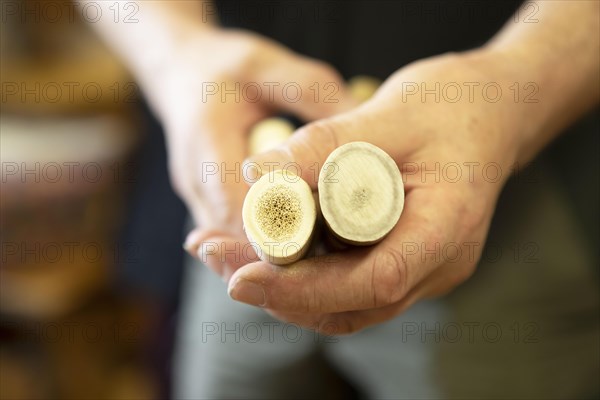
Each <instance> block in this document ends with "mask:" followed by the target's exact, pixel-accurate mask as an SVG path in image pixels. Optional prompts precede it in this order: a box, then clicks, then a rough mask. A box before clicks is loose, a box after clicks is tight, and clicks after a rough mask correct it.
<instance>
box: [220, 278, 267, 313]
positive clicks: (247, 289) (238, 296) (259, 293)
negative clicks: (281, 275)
mask: <svg viewBox="0 0 600 400" xmlns="http://www.w3.org/2000/svg"><path fill="white" fill-rule="evenodd" d="M229 296H230V297H231V298H232V299H234V300H237V301H241V302H242V303H246V304H251V305H253V306H259V307H264V306H265V304H266V303H267V296H266V294H265V290H264V289H263V287H262V286H260V285H258V284H256V283H254V282H250V281H247V280H245V279H237V280H236V281H235V282H234V284H233V285H231V286H229Z"/></svg>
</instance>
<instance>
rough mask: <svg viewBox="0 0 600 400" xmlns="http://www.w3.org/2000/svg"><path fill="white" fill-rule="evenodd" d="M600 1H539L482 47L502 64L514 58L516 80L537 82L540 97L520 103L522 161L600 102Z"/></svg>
mask: <svg viewBox="0 0 600 400" xmlns="http://www.w3.org/2000/svg"><path fill="white" fill-rule="evenodd" d="M599 4H600V3H599V2H597V1H539V2H536V3H534V5H533V6H529V7H530V8H529V9H528V12H527V14H529V15H530V16H531V18H530V19H528V20H526V19H525V18H524V15H517V16H515V18H514V19H512V20H511V21H509V22H508V23H507V24H506V26H505V28H504V29H503V30H501V31H500V32H499V33H498V34H497V35H496V37H494V38H493V39H492V40H491V41H490V43H489V44H488V45H487V46H486V48H485V50H484V51H488V52H491V53H493V54H495V56H497V57H500V58H499V59H497V61H498V63H499V64H512V66H511V67H509V68H511V70H512V72H513V74H516V79H515V81H520V82H519V83H520V84H521V85H523V84H524V83H526V82H534V83H535V85H536V86H537V87H538V88H539V93H538V94H537V95H536V98H537V99H538V100H539V101H538V102H537V103H525V102H522V101H521V102H519V103H518V104H517V107H519V108H520V109H521V110H520V111H521V115H522V116H524V117H525V118H524V124H525V125H526V126H525V127H524V129H523V132H521V133H520V134H521V135H523V138H522V141H523V146H522V151H521V153H520V154H519V159H520V161H527V160H529V159H530V158H531V157H533V156H534V155H535V154H536V153H537V152H538V151H539V150H540V149H541V148H542V147H543V146H544V145H545V144H546V143H548V142H549V141H550V140H552V139H553V138H554V137H555V136H556V135H557V134H558V133H560V132H561V131H562V130H564V128H565V127H567V126H568V125H569V124H570V123H572V122H573V121H574V120H575V119H577V118H578V117H579V116H581V115H582V114H583V113H584V112H585V111H587V110H589V109H590V108H592V107H593V106H594V105H596V104H597V103H598V100H599V98H600V93H599V92H600V90H599V85H600V81H599V69H600V65H599V64H600V63H599V59H598V51H599V47H600V43H599V42H600V39H599V30H600V27H599V17H598V15H599V14H600V7H599ZM531 10H534V11H535V10H537V12H535V14H532V13H531V12H532V11H531ZM521 14H525V13H521ZM531 19H534V20H537V22H534V21H532V20H531ZM526 21H527V22H526Z"/></svg>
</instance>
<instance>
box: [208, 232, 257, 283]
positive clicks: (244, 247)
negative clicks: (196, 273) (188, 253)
mask: <svg viewBox="0 0 600 400" xmlns="http://www.w3.org/2000/svg"><path fill="white" fill-rule="evenodd" d="M197 257H198V259H199V260H200V261H201V262H203V263H204V264H205V265H206V266H208V267H209V268H210V269H211V270H212V271H213V272H215V273H216V274H217V275H219V276H220V277H221V279H223V281H224V282H229V279H230V278H231V276H232V275H233V274H234V272H235V271H236V270H237V269H238V268H240V267H241V266H243V265H246V264H248V263H252V262H255V261H258V260H259V257H258V256H257V254H256V251H255V248H254V246H253V245H252V244H251V243H250V242H249V241H248V240H247V239H246V238H233V237H231V236H210V237H206V238H205V239H203V240H202V242H201V244H200V246H199V248H198V251H197Z"/></svg>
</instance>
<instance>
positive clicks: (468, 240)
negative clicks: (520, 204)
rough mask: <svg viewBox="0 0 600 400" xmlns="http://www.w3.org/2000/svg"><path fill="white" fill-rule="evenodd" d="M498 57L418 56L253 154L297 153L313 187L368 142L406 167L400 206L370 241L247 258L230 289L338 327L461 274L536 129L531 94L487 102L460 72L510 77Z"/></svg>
mask: <svg viewBox="0 0 600 400" xmlns="http://www.w3.org/2000/svg"><path fill="white" fill-rule="evenodd" d="M497 65H498V63H497V62H495V59H494V58H493V57H492V56H487V55H480V54H478V53H469V54H463V55H452V54H450V55H443V56H439V57H435V58H431V59H427V60H424V61H420V62H417V63H414V64H411V65H409V66H407V67H405V68H403V69H401V70H400V71H398V72H397V73H395V74H394V75H393V76H392V77H390V78H389V79H388V80H387V81H386V82H385V84H384V85H383V87H382V88H381V89H380V90H379V92H378V93H377V94H376V95H375V97H374V98H372V99H371V100H370V101H368V102H367V103H364V104H363V105H362V106H360V107H359V108H357V109H355V110H353V111H350V112H346V113H344V114H341V115H337V116H334V117H331V118H327V119H323V120H320V121H317V122H315V123H312V124H309V125H307V126H305V127H303V128H301V129H300V130H298V131H297V132H296V133H295V134H294V135H293V136H292V138H291V139H290V140H289V141H288V142H286V144H285V145H284V146H282V147H281V148H279V149H276V150H274V151H271V152H268V153H265V154H262V155H259V156H257V157H254V158H253V159H252V160H251V161H252V162H255V163H258V164H259V165H263V166H264V168H262V169H263V170H265V171H267V170H268V168H267V166H265V163H267V162H269V163H271V168H272V165H273V163H277V165H280V166H284V165H285V164H287V163H289V162H294V163H296V164H297V167H299V168H300V170H301V175H302V177H303V178H304V179H305V180H306V181H307V182H308V183H309V184H310V185H311V187H312V188H313V189H316V185H317V176H315V173H314V165H315V163H316V165H320V166H322V165H323V163H324V162H325V159H326V158H327V156H328V155H329V154H330V153H331V151H333V150H334V149H335V148H336V147H338V146H340V145H342V144H344V143H347V142H352V141H367V142H370V143H373V144H375V145H377V146H379V147H380V148H382V149H383V150H385V151H386V152H387V153H388V154H390V155H391V156H392V158H393V159H394V160H395V161H396V162H397V164H398V165H399V167H400V169H401V171H402V173H403V177H404V181H405V190H406V198H405V206H404V207H405V208H404V211H403V214H402V216H401V217H400V221H399V222H398V224H397V225H396V227H395V228H394V229H393V230H392V231H391V232H390V234H389V235H388V236H387V237H386V238H385V239H384V240H383V241H382V242H380V243H378V244H377V245H375V246H372V247H367V248H353V249H349V250H346V251H344V252H339V253H333V254H330V255H327V256H323V257H315V258H308V259H305V260H302V261H299V262H297V263H294V264H292V265H288V266H284V267H279V266H275V265H271V264H269V263H267V262H263V261H257V262H251V263H248V264H247V265H245V266H243V267H241V268H239V269H238V270H237V271H236V272H235V273H234V274H233V276H232V277H231V279H230V281H229V294H230V296H231V297H232V298H233V299H235V300H238V301H241V302H245V303H248V304H253V305H256V306H260V307H263V308H264V309H265V310H267V311H268V312H269V313H271V314H272V315H274V316H275V317H277V318H279V319H282V320H285V321H289V322H295V323H298V324H300V325H302V326H305V327H310V328H313V329H316V330H318V331H321V332H324V333H327V334H339V333H349V332H355V331H357V330H360V329H362V328H365V327H367V326H370V325H373V324H376V323H379V322H382V321H386V320H389V319H391V318H393V317H394V316H396V315H398V314H399V313H401V312H402V311H403V310H405V309H406V308H407V307H409V306H410V305H411V304H413V303H414V302H415V301H417V300H419V299H423V298H427V297H432V296H439V295H443V294H445V293H447V292H448V291H450V290H452V289H453V288H454V287H456V286H457V285H459V284H460V283H461V282H463V281H464V280H466V279H467V278H468V277H469V276H470V275H471V274H472V273H473V271H474V269H475V266H476V264H477V262H478V259H479V257H480V254H481V251H482V247H483V243H484V241H485V238H486V235H487V231H488V227H489V223H490V220H491V217H492V214H493V212H494V208H495V203H496V200H497V197H498V195H499V193H500V191H501V189H502V186H503V184H504V182H505V181H506V179H507V178H508V175H509V174H510V171H511V168H512V167H513V165H514V163H515V162H516V161H517V160H519V157H520V152H521V151H524V149H523V141H522V138H524V137H528V136H529V132H526V131H525V130H527V129H530V128H529V126H528V124H527V123H526V122H525V121H526V118H525V116H526V115H527V113H528V112H530V111H529V108H530V107H534V106H535V104H532V105H529V104H517V103H515V101H514V99H513V97H512V96H507V95H506V94H505V95H504V96H503V97H502V98H501V99H500V100H499V101H497V102H492V101H490V100H489V98H488V99H487V100H486V98H484V97H482V93H481V91H479V96H477V95H475V96H473V98H471V96H470V95H469V93H468V92H465V86H463V85H464V84H465V83H469V84H474V83H475V82H477V83H478V84H479V86H475V87H478V88H479V89H480V90H481V88H482V87H483V86H484V85H485V84H486V83H489V82H495V83H497V84H498V85H499V86H500V87H503V88H506V87H507V86H509V85H510V84H511V83H510V81H511V79H513V78H514V75H513V74H512V71H509V70H508V69H503V70H500V69H499V67H498V66H497ZM436 82H439V84H440V88H441V87H445V85H446V84H451V85H452V84H454V83H456V84H458V85H461V86H462V87H463V94H462V96H461V97H460V99H457V100H456V101H454V100H455V99H454V97H452V100H453V101H448V100H447V97H446V96H444V97H443V98H442V99H440V100H439V101H436V99H435V96H434V95H431V94H430V95H428V96H426V97H425V98H424V99H422V98H421V93H420V92H419V94H418V95H410V92H411V91H414V88H415V86H414V84H415V83H416V84H417V85H418V87H420V85H421V83H423V84H425V85H426V88H428V89H431V88H434V87H436V86H435V85H436ZM448 96H450V95H448ZM448 98H449V97H448ZM471 100H472V101H471ZM436 166H437V167H436ZM436 168H437V170H438V171H446V172H438V175H437V177H436V175H435V174H434V173H432V172H428V171H435V169H436ZM497 174H499V175H497ZM340 184H343V182H340ZM242 258H243V257H242ZM217 272H218V271H217Z"/></svg>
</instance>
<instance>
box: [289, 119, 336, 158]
mask: <svg viewBox="0 0 600 400" xmlns="http://www.w3.org/2000/svg"><path fill="white" fill-rule="evenodd" d="M291 140H292V147H291V150H292V152H293V153H294V154H293V157H294V159H295V160H302V159H303V158H304V157H308V159H310V160H325V159H326V158H327V156H328V155H329V154H330V153H331V152H332V151H333V150H334V149H336V148H337V147H338V146H339V144H338V134H337V131H336V128H335V127H334V126H333V124H332V123H331V122H330V121H327V120H320V121H316V122H312V123H310V124H308V125H306V126H304V127H302V128H300V129H299V130H298V132H297V133H296V134H295V135H294V136H293V137H292V139H291Z"/></svg>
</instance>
